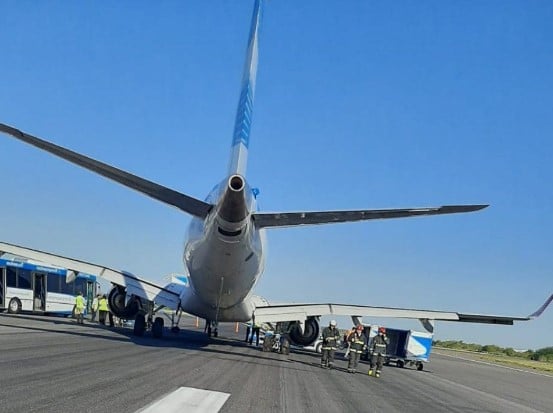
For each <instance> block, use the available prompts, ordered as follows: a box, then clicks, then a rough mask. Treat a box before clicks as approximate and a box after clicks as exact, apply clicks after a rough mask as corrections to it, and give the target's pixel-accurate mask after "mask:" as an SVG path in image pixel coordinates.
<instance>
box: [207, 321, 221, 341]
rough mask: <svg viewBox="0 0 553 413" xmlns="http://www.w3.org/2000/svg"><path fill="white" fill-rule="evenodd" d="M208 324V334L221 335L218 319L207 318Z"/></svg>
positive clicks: (209, 335)
mask: <svg viewBox="0 0 553 413" xmlns="http://www.w3.org/2000/svg"><path fill="white" fill-rule="evenodd" d="M205 322H206V324H207V328H206V330H207V336H208V337H211V336H213V337H217V336H218V335H219V331H218V327H219V323H218V322H217V321H211V320H205Z"/></svg>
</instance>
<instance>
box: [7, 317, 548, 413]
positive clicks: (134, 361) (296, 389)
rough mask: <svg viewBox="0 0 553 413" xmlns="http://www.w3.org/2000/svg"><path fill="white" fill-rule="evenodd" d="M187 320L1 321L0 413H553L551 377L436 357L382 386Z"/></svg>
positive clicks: (392, 374) (396, 373) (388, 377)
mask: <svg viewBox="0 0 553 413" xmlns="http://www.w3.org/2000/svg"><path fill="white" fill-rule="evenodd" d="M186 321H187V323H188V325H187V326H185V327H187V328H188V330H186V331H182V332H181V333H180V334H179V335H178V336H174V335H170V333H168V334H167V337H166V338H164V339H163V340H158V339H154V338H152V337H150V336H149V335H148V336H145V337H142V338H136V337H133V336H132V334H131V333H132V331H131V330H130V329H126V328H114V329H110V328H109V327H100V326H97V325H85V326H79V325H77V324H75V323H74V321H73V320H70V319H62V318H54V317H42V316H32V315H17V316H13V315H8V314H0V372H1V376H0V377H1V381H0V382H1V386H0V411H6V412H8V411H11V412H23V411H25V412H39V411H40V412H56V413H63V412H71V413H73V412H74V411H79V412H99V411H104V412H111V411H117V412H121V413H126V412H129V413H133V412H137V411H140V410H141V409H145V408H147V407H148V406H151V405H152V403H154V402H156V401H159V400H161V399H163V397H164V396H166V395H168V394H171V393H172V392H175V391H176V390H177V389H180V388H192V389H203V390H209V391H213V392H220V393H214V394H216V395H219V394H224V395H226V396H225V397H224V400H223V401H222V402H223V403H224V404H223V405H222V407H221V409H220V411H221V412H248V411H256V412H303V411H305V412H312V411H316V412H429V411H437V412H498V413H499V412H517V413H521V412H551V411H553V407H552V406H553V392H552V389H553V377H551V376H545V375H536V374H532V373H527V372H524V371H517V370H512V369H506V368H503V367H499V366H493V365H487V364H481V363H474V362H470V361H466V360H460V359H457V358H452V357H449V356H441V355H438V354H433V355H432V357H431V362H430V363H428V364H427V365H426V366H425V370H424V371H422V372H419V371H416V370H414V369H408V368H405V369H398V368H395V367H389V368H385V369H384V372H383V376H382V377H381V378H380V379H375V378H372V377H369V376H368V375H367V374H366V370H367V367H366V365H365V364H361V366H360V370H361V371H362V372H364V373H365V374H356V375H352V374H348V373H346V372H345V371H344V369H345V367H346V361H345V360H341V359H339V360H338V361H337V367H338V368H337V369H336V370H331V371H328V370H322V369H321V368H320V367H318V365H319V356H318V355H316V354H314V353H308V352H294V353H291V354H290V355H289V356H283V355H280V354H276V353H263V352H262V351H261V350H260V349H259V348H254V347H250V346H247V345H246V344H245V343H243V342H242V339H243V335H244V334H245V332H244V330H243V329H242V330H240V331H239V333H238V334H236V333H234V325H225V326H223V327H222V328H221V334H220V335H221V336H222V337H220V338H218V339H212V340H211V341H208V339H207V338H205V336H204V335H203V328H199V329H198V328H195V327H194V325H193V324H191V323H192V320H191V319H187V320H186ZM187 391H188V390H187ZM203 397H204V396H202V398H203ZM202 400H203V399H202ZM148 411H155V410H148ZM183 411H184V410H183ZM186 411H190V410H186Z"/></svg>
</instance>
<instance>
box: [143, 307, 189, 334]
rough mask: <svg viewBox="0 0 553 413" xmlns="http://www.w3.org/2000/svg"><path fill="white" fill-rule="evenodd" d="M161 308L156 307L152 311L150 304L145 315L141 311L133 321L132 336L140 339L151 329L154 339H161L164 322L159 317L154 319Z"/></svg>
mask: <svg viewBox="0 0 553 413" xmlns="http://www.w3.org/2000/svg"><path fill="white" fill-rule="evenodd" d="M162 308H163V307H158V308H156V309H154V306H153V304H150V305H149V306H148V311H147V312H146V313H144V312H143V311H141V312H139V313H138V314H137V315H136V317H135V319H134V328H133V334H134V335H135V336H137V337H142V336H143V335H144V332H145V331H146V330H147V329H151V330H152V335H153V336H154V337H155V338H161V337H163V327H164V324H165V323H164V320H163V318H161V317H156V318H155V319H154V315H155V314H156V313H157V312H158V311H159V310H161V309H162ZM179 319H180V316H179ZM177 324H178V322H177ZM173 328H174V326H173ZM177 328H178V327H177Z"/></svg>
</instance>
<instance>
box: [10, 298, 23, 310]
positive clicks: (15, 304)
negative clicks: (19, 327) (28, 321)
mask: <svg viewBox="0 0 553 413" xmlns="http://www.w3.org/2000/svg"><path fill="white" fill-rule="evenodd" d="M20 312H21V301H19V299H18V298H12V299H11V300H10V303H9V304H8V313H10V314H19V313H20Z"/></svg>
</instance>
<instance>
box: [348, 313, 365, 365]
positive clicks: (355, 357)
mask: <svg viewBox="0 0 553 413" xmlns="http://www.w3.org/2000/svg"><path fill="white" fill-rule="evenodd" d="M366 347H367V338H366V337H365V334H363V326H362V325H361V324H359V325H358V326H357V327H355V333H353V334H352V335H351V336H350V337H349V362H348V373H357V364H358V363H359V358H360V357H361V353H363V350H365V348H366Z"/></svg>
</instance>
